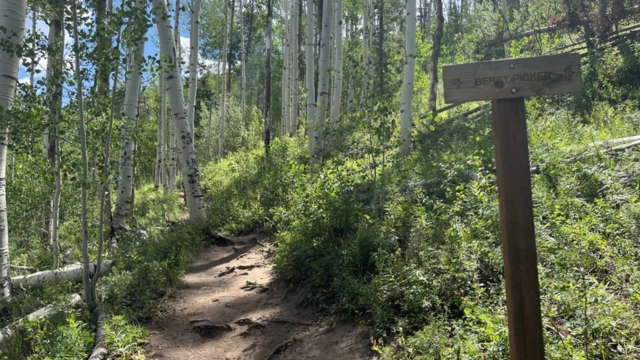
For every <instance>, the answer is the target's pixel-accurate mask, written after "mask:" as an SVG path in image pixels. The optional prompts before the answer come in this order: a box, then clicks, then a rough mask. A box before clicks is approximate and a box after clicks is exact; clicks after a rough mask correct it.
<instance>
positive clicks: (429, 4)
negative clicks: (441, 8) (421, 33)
mask: <svg viewBox="0 0 640 360" xmlns="http://www.w3.org/2000/svg"><path fill="white" fill-rule="evenodd" d="M433 1H434V0H429V1H428V2H427V11H426V14H427V15H426V16H427V19H426V20H425V21H426V26H425V27H426V29H427V30H426V34H425V36H426V39H427V41H429V42H430V43H431V44H433V38H432V37H431V23H432V21H433V14H432V13H431V11H432V10H433ZM432 53H433V51H432ZM430 63H431V55H430V56H429V57H427V61H426V63H425V66H424V72H428V71H429V64H430Z"/></svg>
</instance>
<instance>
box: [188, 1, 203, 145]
mask: <svg viewBox="0 0 640 360" xmlns="http://www.w3.org/2000/svg"><path fill="white" fill-rule="evenodd" d="M201 3H202V0H192V1H191V34H190V35H189V44H190V47H191V50H190V52H189V104H187V116H188V118H189V126H191V129H192V130H193V131H194V133H195V120H194V119H195V113H196V91H197V88H198V52H199V48H198V44H199V40H200V4H201Z"/></svg>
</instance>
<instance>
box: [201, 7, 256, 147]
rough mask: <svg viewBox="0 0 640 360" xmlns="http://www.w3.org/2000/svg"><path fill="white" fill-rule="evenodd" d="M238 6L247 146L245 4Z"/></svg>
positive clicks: (244, 142) (244, 143)
mask: <svg viewBox="0 0 640 360" xmlns="http://www.w3.org/2000/svg"><path fill="white" fill-rule="evenodd" d="M238 8H239V12H240V44H241V45H240V56H241V58H240V62H241V64H240V66H241V71H242V74H241V76H242V79H241V80H240V85H241V86H242V89H241V91H242V95H241V96H242V127H243V130H242V146H246V145H247V134H248V132H249V124H247V60H246V56H247V55H246V54H245V47H244V6H243V4H242V0H240V3H239V4H238ZM209 121H211V119H209Z"/></svg>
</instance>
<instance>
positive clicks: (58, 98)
mask: <svg viewBox="0 0 640 360" xmlns="http://www.w3.org/2000/svg"><path fill="white" fill-rule="evenodd" d="M51 6H52V10H53V12H52V15H53V19H51V21H50V23H49V36H48V44H47V55H48V61H47V73H46V74H47V78H46V86H47V90H46V96H47V104H48V108H49V113H48V114H46V115H45V122H46V123H47V125H48V126H47V127H46V128H45V135H44V153H45V159H47V161H48V162H49V164H50V165H51V166H52V168H53V171H54V188H55V190H54V195H53V198H52V199H50V200H49V204H50V205H49V213H48V219H47V224H48V227H47V233H48V236H49V239H48V240H49V246H50V247H51V249H52V252H53V268H54V269H55V268H57V267H58V253H59V245H58V243H59V242H58V240H59V239H58V224H59V216H58V215H59V208H60V195H61V193H62V189H61V185H62V182H61V179H60V144H59V142H58V141H57V139H58V136H57V134H58V133H59V130H60V129H59V127H60V115H61V114H62V73H63V71H64V68H63V67H64V51H63V46H64V32H63V31H62V26H63V24H62V19H63V17H64V7H63V4H62V1H60V0H57V1H53V2H52V3H51ZM52 132H53V135H54V136H53V138H52V137H51V136H50V134H51V133H52Z"/></svg>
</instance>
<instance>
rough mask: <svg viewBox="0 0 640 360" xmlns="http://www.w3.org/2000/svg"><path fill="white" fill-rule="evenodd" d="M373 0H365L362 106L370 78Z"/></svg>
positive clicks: (364, 103) (365, 99) (361, 105)
mask: <svg viewBox="0 0 640 360" xmlns="http://www.w3.org/2000/svg"><path fill="white" fill-rule="evenodd" d="M370 1H371V0H364V14H363V22H362V25H363V28H362V91H361V92H360V107H361V108H364V107H365V106H366V104H367V96H368V90H369V89H368V87H369V80H368V79H367V77H368V75H369V7H370V6H371V4H370V3H369V2H370Z"/></svg>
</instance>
